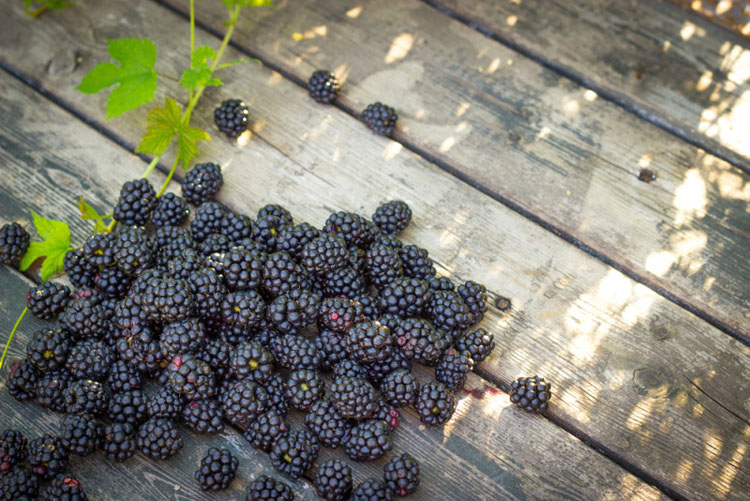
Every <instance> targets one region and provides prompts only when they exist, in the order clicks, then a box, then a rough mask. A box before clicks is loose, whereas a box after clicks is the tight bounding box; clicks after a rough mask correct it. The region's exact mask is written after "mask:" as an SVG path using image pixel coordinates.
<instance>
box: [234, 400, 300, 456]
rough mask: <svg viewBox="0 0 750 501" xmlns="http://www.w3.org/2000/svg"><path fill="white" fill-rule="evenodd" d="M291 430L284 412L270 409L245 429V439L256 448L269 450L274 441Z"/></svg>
mask: <svg viewBox="0 0 750 501" xmlns="http://www.w3.org/2000/svg"><path fill="white" fill-rule="evenodd" d="M288 432H289V425H287V423H286V420H285V419H284V416H283V414H281V413H279V412H278V411H277V410H275V409H269V410H267V411H265V412H264V413H263V414H261V415H259V416H258V417H257V418H256V419H255V420H254V421H253V422H252V423H250V425H249V426H248V427H247V429H246V430H245V434H244V436H245V440H247V441H248V442H250V444H251V445H252V446H253V447H255V448H256V449H260V450H262V451H265V452H268V451H269V450H271V445H273V442H274V441H275V440H276V439H277V438H279V437H281V436H283V435H285V434H286V433H288Z"/></svg>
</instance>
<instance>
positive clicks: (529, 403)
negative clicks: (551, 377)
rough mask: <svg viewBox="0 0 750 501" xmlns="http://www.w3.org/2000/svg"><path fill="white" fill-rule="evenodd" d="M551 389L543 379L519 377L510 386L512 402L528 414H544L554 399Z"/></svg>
mask: <svg viewBox="0 0 750 501" xmlns="http://www.w3.org/2000/svg"><path fill="white" fill-rule="evenodd" d="M551 387H552V385H551V384H550V383H548V382H546V381H545V380H544V378H543V377H539V376H532V377H519V378H518V379H516V380H515V381H513V382H512V383H511V384H510V392H509V393H510V401H511V402H513V403H514V404H516V405H517V406H518V407H520V408H521V409H523V410H525V411H527V412H537V413H542V412H544V411H546V410H547V407H548V403H549V399H550V398H552V390H551Z"/></svg>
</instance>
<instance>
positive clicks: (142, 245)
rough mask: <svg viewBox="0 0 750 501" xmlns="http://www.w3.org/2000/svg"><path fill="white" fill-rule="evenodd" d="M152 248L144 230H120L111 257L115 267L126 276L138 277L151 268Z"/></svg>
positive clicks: (130, 228) (131, 228)
mask: <svg viewBox="0 0 750 501" xmlns="http://www.w3.org/2000/svg"><path fill="white" fill-rule="evenodd" d="M152 252H153V247H152V243H151V241H150V240H149V238H148V235H147V234H146V230H145V229H143V228H139V227H135V226H133V227H125V228H122V229H121V230H120V231H119V232H117V235H116V237H115V244H114V247H113V256H114V259H115V265H116V266H117V267H118V268H119V269H120V270H122V271H123V273H126V274H128V275H140V274H141V273H143V272H144V271H145V270H146V268H148V267H150V266H151V259H152Z"/></svg>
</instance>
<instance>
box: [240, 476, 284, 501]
mask: <svg viewBox="0 0 750 501" xmlns="http://www.w3.org/2000/svg"><path fill="white" fill-rule="evenodd" d="M293 500H294V492H293V491H292V488H291V487H289V486H288V485H287V484H285V483H284V482H280V481H279V480H276V479H274V478H271V477H267V476H266V475H261V476H259V477H258V478H256V479H255V480H253V481H252V482H250V484H249V485H248V486H247V489H246V490H245V501H293Z"/></svg>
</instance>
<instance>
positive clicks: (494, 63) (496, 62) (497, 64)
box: [487, 57, 500, 73]
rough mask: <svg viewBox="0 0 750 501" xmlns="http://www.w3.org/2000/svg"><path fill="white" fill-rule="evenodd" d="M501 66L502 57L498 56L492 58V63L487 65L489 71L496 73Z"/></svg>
mask: <svg viewBox="0 0 750 501" xmlns="http://www.w3.org/2000/svg"><path fill="white" fill-rule="evenodd" d="M499 67H500V58H499V57H496V58H495V59H493V60H492V62H491V63H490V65H489V66H488V67H487V73H495V72H496V71H497V69H498V68H499Z"/></svg>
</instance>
